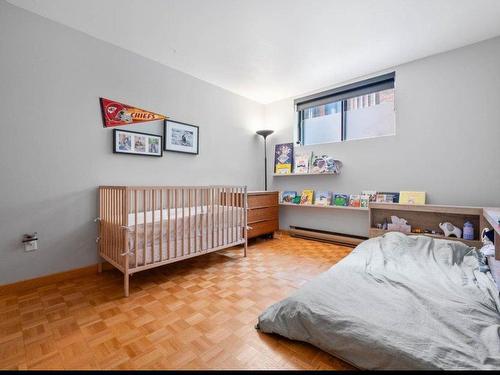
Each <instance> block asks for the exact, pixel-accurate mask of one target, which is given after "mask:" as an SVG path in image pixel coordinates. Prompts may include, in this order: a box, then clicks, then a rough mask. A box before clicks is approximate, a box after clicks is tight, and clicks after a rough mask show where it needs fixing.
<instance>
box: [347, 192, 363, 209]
mask: <svg viewBox="0 0 500 375" xmlns="http://www.w3.org/2000/svg"><path fill="white" fill-rule="evenodd" d="M349 206H351V207H360V206H361V197H360V196H359V194H351V196H350V197H349Z"/></svg>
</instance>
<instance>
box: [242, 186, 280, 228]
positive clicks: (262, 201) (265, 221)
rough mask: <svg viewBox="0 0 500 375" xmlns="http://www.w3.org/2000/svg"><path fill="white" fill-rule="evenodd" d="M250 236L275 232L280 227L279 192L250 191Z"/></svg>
mask: <svg viewBox="0 0 500 375" xmlns="http://www.w3.org/2000/svg"><path fill="white" fill-rule="evenodd" d="M248 226H249V227H250V229H249V230H248V238H254V237H257V236H261V235H263V234H273V233H274V232H275V231H277V230H278V229H279V193H278V192H277V191H249V192H248Z"/></svg>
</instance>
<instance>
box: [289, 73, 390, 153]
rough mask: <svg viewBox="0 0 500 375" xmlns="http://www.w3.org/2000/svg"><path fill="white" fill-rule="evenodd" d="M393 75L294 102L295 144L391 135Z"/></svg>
mask: <svg viewBox="0 0 500 375" xmlns="http://www.w3.org/2000/svg"><path fill="white" fill-rule="evenodd" d="M394 76H395V75H394V73H389V74H385V75H383V76H380V77H375V78H371V79H368V80H365V81H362V82H358V83H354V84H351V85H347V86H343V87H340V88H338V89H334V90H329V91H326V92H323V93H319V94H315V95H311V96H308V97H305V98H301V99H297V100H296V101H295V105H296V106H297V111H298V125H299V128H298V140H297V141H298V143H300V144H302V145H312V144H318V143H332V142H341V141H347V140H353V139H363V138H373V137H382V136H386V135H394V134H395V131H396V116H395V112H394Z"/></svg>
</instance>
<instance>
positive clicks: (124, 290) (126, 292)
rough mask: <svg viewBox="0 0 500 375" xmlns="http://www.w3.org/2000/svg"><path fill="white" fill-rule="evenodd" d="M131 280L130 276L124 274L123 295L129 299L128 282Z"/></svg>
mask: <svg viewBox="0 0 500 375" xmlns="http://www.w3.org/2000/svg"><path fill="white" fill-rule="evenodd" d="M128 279H129V275H128V274H126V273H125V274H123V294H125V297H128V294H129V293H128V290H129V287H128V281H129V280H128Z"/></svg>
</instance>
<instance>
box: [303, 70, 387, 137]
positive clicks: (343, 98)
mask: <svg viewBox="0 0 500 375" xmlns="http://www.w3.org/2000/svg"><path fill="white" fill-rule="evenodd" d="M395 80H396V73H395V72H391V73H387V74H383V75H380V76H377V77H373V78H369V79H365V80H363V81H359V82H355V83H351V84H348V85H345V86H341V87H338V88H335V89H331V90H327V91H323V92H320V93H316V94H312V95H308V96H305V97H302V98H298V99H295V100H294V105H295V108H296V111H297V126H298V132H297V144H299V145H301V146H304V141H305V129H304V111H305V110H306V109H308V108H312V107H316V106H320V105H325V104H328V103H333V102H340V103H341V110H340V112H341V130H340V134H341V139H340V142H345V141H347V127H346V117H347V116H346V112H347V100H348V99H350V98H355V97H358V96H362V95H367V94H372V93H375V92H379V91H384V90H388V89H394V88H395ZM325 143H331V142H325Z"/></svg>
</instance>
